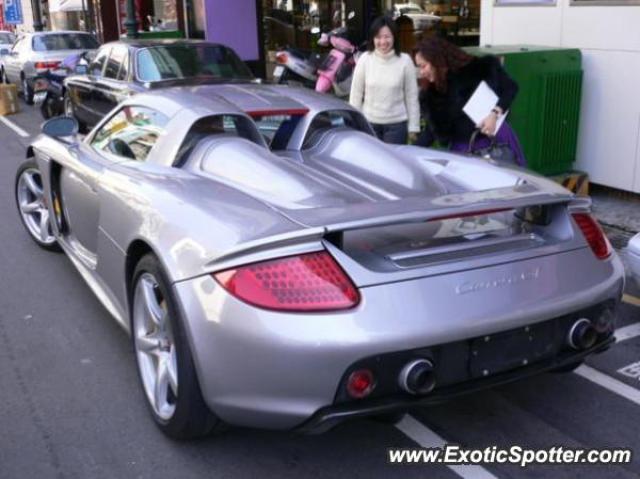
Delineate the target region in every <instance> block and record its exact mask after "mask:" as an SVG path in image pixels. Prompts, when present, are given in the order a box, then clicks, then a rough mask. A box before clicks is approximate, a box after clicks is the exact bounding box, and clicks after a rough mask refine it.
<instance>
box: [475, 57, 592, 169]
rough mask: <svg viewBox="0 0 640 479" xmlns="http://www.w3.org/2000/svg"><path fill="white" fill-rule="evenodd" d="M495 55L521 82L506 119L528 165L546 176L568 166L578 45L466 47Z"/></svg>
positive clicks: (576, 109) (578, 82)
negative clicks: (562, 46)
mask: <svg viewBox="0 0 640 479" xmlns="http://www.w3.org/2000/svg"><path fill="white" fill-rule="evenodd" d="M465 50H466V51H467V52H469V53H471V54H472V55H477V56H482V55H495V56H496V57H498V58H499V59H500V61H501V62H502V65H503V66H504V69H505V70H506V71H507V73H508V74H509V75H510V76H511V78H513V79H514V80H515V81H516V82H517V83H518V86H519V90H518V95H517V96H516V99H515V100H514V102H513V104H512V105H511V110H510V113H509V116H508V117H507V121H508V122H509V124H510V125H511V127H512V128H513V129H514V130H515V132H516V133H517V135H518V138H519V139H520V144H521V145H522V149H523V151H524V155H525V157H526V159H527V165H528V167H529V168H530V169H532V170H534V171H537V172H538V173H541V174H544V175H555V174H559V173H563V172H566V171H568V170H571V168H572V164H573V162H574V161H575V160H576V147H577V142H578V124H579V120H580V98H581V92H582V54H581V53H580V50H578V49H577V48H551V47H537V46H528V45H510V46H486V47H472V48H466V49H465Z"/></svg>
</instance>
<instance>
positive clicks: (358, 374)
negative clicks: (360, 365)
mask: <svg viewBox="0 0 640 479" xmlns="http://www.w3.org/2000/svg"><path fill="white" fill-rule="evenodd" d="M375 386H376V382H375V378H374V377H373V373H372V372H371V371H369V370H368V369H359V370H357V371H354V372H352V373H351V374H350V375H349V379H347V393H349V396H351V397H352V398H354V399H362V398H364V397H367V396H368V395H369V394H371V391H373V388H374V387H375Z"/></svg>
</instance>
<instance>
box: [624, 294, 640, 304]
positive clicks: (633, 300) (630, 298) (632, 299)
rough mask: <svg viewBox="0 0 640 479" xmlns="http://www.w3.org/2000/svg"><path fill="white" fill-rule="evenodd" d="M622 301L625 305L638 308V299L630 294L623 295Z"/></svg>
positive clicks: (639, 301) (639, 300) (639, 299)
mask: <svg viewBox="0 0 640 479" xmlns="http://www.w3.org/2000/svg"><path fill="white" fill-rule="evenodd" d="M622 301H624V302H625V303H627V304H633V305H634V306H640V298H638V297H637V296H634V295H632V294H623V295H622Z"/></svg>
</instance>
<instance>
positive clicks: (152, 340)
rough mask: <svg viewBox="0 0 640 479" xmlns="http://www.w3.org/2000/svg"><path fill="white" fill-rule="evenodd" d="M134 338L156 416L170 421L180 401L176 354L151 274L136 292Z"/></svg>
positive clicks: (163, 302) (163, 304) (164, 306)
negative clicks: (178, 400)
mask: <svg viewBox="0 0 640 479" xmlns="http://www.w3.org/2000/svg"><path fill="white" fill-rule="evenodd" d="M133 335H134V348H135V352H136V356H137V360H138V368H139V370H140V378H141V380H142V385H143V388H144V391H145V394H146V396H147V400H148V401H149V404H150V405H151V407H152V409H153V411H154V412H155V414H156V415H157V416H158V417H159V418H160V419H162V420H164V421H168V420H169V419H171V417H172V416H173V414H174V412H175V409H176V403H177V399H178V367H177V354H176V347H175V340H174V335H173V330H172V327H171V318H170V317H169V313H168V309H167V303H166V300H165V298H164V297H163V296H162V293H161V291H160V288H159V286H158V281H157V279H156V278H155V277H154V276H153V275H152V274H151V273H148V272H145V273H143V274H141V275H140V276H139V278H138V282H137V284H136V288H135V292H134V298H133Z"/></svg>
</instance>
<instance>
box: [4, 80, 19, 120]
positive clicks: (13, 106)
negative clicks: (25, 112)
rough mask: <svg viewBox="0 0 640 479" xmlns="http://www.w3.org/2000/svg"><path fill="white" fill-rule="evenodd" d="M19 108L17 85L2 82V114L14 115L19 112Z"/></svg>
mask: <svg viewBox="0 0 640 479" xmlns="http://www.w3.org/2000/svg"><path fill="white" fill-rule="evenodd" d="M19 110H20V107H19V105H18V89H17V88H16V86H15V85H5V84H2V83H0V115H3V116H4V115H12V114H13V113H18V111H19Z"/></svg>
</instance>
